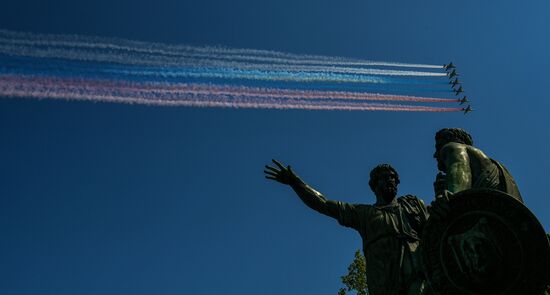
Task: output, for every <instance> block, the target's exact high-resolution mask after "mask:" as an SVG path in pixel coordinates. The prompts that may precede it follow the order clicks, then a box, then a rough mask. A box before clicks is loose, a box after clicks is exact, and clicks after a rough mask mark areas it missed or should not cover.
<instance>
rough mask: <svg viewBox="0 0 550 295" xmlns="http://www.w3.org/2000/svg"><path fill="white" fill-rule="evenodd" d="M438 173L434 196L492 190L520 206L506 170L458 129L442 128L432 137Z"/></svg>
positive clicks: (519, 198)
mask: <svg viewBox="0 0 550 295" xmlns="http://www.w3.org/2000/svg"><path fill="white" fill-rule="evenodd" d="M434 158H435V159H436V160H437V167H438V169H439V170H440V171H441V172H443V173H446V175H444V174H443V173H441V172H440V173H439V174H438V175H437V176H436V181H435V183H434V186H435V190H436V196H441V195H443V194H445V193H446V192H445V191H447V192H450V193H456V192H459V191H462V190H466V189H470V188H489V189H496V190H499V191H502V192H505V193H508V194H510V195H512V196H513V197H514V198H516V199H517V200H518V201H520V202H522V203H523V199H522V198H521V194H520V192H519V189H518V186H517V185H516V182H515V181H514V178H513V177H512V175H511V174H510V172H508V170H507V169H506V167H504V165H502V164H501V163H499V162H498V161H496V160H493V159H491V158H489V157H488V156H487V155H486V154H485V153H484V152H483V151H481V150H480V149H478V148H476V147H474V146H473V140H472V137H471V136H470V134H468V133H467V132H466V131H464V130H462V129H459V128H444V129H441V130H439V131H438V132H437V133H436V135H435V153H434Z"/></svg>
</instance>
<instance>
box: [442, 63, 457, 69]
mask: <svg viewBox="0 0 550 295" xmlns="http://www.w3.org/2000/svg"><path fill="white" fill-rule="evenodd" d="M443 68H445V71H448V70H450V69H454V68H455V65H453V62H450V63H449V64H448V65H443Z"/></svg>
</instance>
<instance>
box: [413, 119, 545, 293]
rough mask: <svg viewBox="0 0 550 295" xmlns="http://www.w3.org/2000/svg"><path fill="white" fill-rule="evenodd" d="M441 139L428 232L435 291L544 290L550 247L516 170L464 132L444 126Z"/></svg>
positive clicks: (426, 250)
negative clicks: (512, 171)
mask: <svg viewBox="0 0 550 295" xmlns="http://www.w3.org/2000/svg"><path fill="white" fill-rule="evenodd" d="M435 139H436V145H435V153H434V158H436V160H437V164H438V169H439V170H440V173H439V174H438V175H437V177H436V181H435V182H434V191H435V194H436V198H435V200H434V201H433V202H432V204H431V207H430V208H429V212H430V220H429V221H428V222H427V224H426V226H425V230H424V235H423V237H422V257H423V260H422V262H423V268H424V271H425V273H426V277H427V279H428V282H429V285H430V287H431V289H432V290H433V292H434V293H436V294H457V295H466V294H480V295H481V294H487V295H489V294H542V293H543V292H544V291H543V290H544V289H545V286H546V285H547V284H548V282H549V280H550V247H549V246H548V240H547V238H546V235H545V233H544V229H543V227H542V225H541V224H540V223H539V221H538V220H537V218H536V217H535V216H534V215H533V214H532V213H531V211H530V210H529V209H527V207H525V206H524V205H523V199H522V197H521V194H520V192H519V189H518V187H517V185H516V183H515V181H514V179H513V177H512V176H511V174H510V172H509V171H508V170H507V169H506V168H505V167H504V166H503V165H502V164H501V163H500V162H498V161H496V160H493V159H491V158H489V157H488V156H487V155H486V154H485V153H484V152H483V151H481V150H480V149H478V148H476V147H474V146H473V140H472V137H471V136H470V135H469V134H468V133H467V132H466V131H464V130H462V129H458V128H445V129H442V130H440V131H438V132H437V133H436V136H435ZM545 294H546V293H545Z"/></svg>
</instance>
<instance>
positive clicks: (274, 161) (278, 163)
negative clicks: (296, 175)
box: [271, 159, 285, 170]
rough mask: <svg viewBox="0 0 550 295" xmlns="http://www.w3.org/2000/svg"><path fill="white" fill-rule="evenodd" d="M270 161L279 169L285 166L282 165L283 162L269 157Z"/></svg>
mask: <svg viewBox="0 0 550 295" xmlns="http://www.w3.org/2000/svg"><path fill="white" fill-rule="evenodd" d="M271 161H273V163H275V165H277V167H279V169H281V170H284V169H285V167H284V166H283V164H281V162H279V161H277V160H275V159H271Z"/></svg>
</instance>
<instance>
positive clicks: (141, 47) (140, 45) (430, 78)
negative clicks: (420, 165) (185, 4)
mask: <svg viewBox="0 0 550 295" xmlns="http://www.w3.org/2000/svg"><path fill="white" fill-rule="evenodd" d="M400 68H403V69H400ZM415 69H416V70H415ZM418 69H423V70H418ZM436 69H437V71H433V70H436ZM445 76H446V74H445V73H444V72H443V71H442V67H441V66H436V65H425V64H403V63H391V62H372V61H364V60H357V59H346V58H339V57H325V56H317V55H297V54H288V53H281V52H274V51H264V50H250V49H229V48H221V47H191V46H175V45H164V44H155V43H146V42H137V41H128V40H120V39H108V38H97V37H84V36H63V35H39V34H30V33H18V32H11V31H5V30H0V97H18V98H24V97H32V98H49V99H65V100H90V101H102V102H117V103H133V104H147V105H157V106H190V107H234V108H268V109H306V110H363V111H364V110H380V111H409V112H411V111H416V112H455V111H461V110H462V109H461V108H451V107H434V106H429V105H426V104H433V103H454V102H456V101H457V99H452V98H438V97H426V96H413V95H398V94H396V93H403V92H407V91H411V92H412V91H414V92H435V91H439V89H441V91H444V90H442V89H443V88H439V87H441V86H447V81H445V80H439V79H441V77H445ZM350 85H351V86H350ZM354 85H357V86H354ZM358 85H360V87H361V88H359V86H358ZM417 86H422V87H417ZM369 88H370V90H369V91H367V90H368V89H369ZM359 89H361V90H359ZM365 89H367V90H365ZM373 91H375V92H373ZM392 92H393V93H392ZM396 102H398V103H396ZM403 102H406V103H408V104H409V105H402V104H400V103H403Z"/></svg>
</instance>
